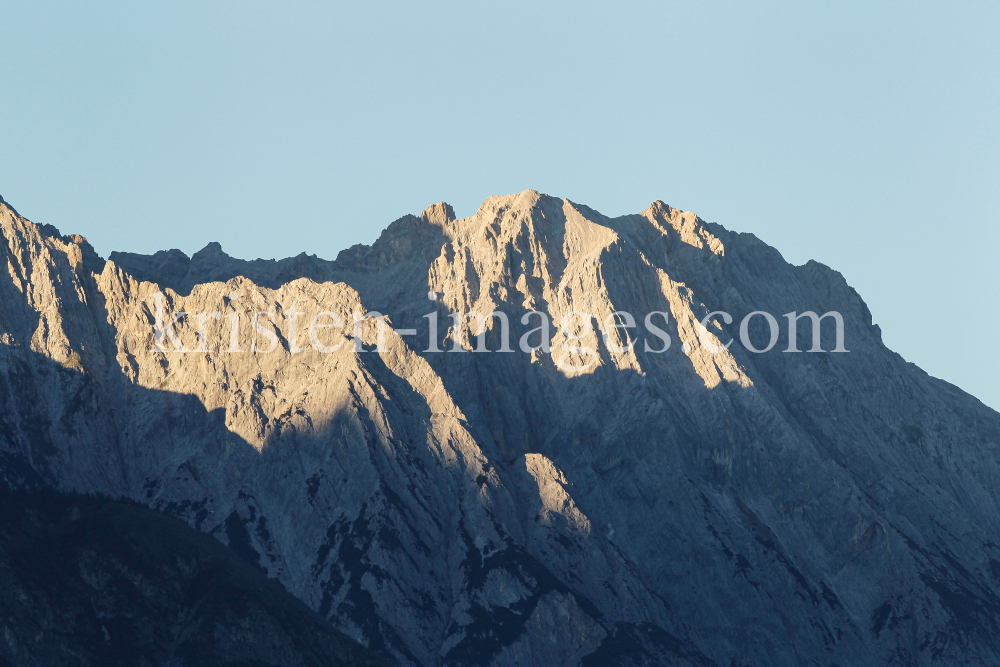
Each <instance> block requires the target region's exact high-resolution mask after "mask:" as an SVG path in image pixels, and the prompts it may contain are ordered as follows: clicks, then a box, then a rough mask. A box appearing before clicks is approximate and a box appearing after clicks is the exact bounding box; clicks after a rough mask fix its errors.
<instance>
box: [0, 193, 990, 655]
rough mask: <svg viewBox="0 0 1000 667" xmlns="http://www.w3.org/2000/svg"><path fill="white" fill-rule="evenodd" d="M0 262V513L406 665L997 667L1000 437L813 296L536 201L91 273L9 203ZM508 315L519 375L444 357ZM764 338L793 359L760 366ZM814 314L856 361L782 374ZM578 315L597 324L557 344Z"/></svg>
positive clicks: (800, 359) (728, 260)
mask: <svg viewBox="0 0 1000 667" xmlns="http://www.w3.org/2000/svg"><path fill="white" fill-rule="evenodd" d="M0 232H2V234H3V236H4V240H5V242H4V243H3V244H0V263H3V264H6V265H7V272H8V276H9V278H8V279H4V280H2V281H0V343H2V345H0V403H2V404H3V407H2V413H0V414H2V416H0V450H2V454H0V456H2V459H0V461H2V463H0V465H2V469H0V472H2V474H3V475H4V476H5V477H6V479H7V480H8V483H11V484H21V483H34V484H52V485H55V486H57V487H59V488H62V489H76V490H80V491H101V492H104V493H108V494H112V495H115V496H117V495H125V496H128V497H131V498H134V499H136V500H140V501H142V502H144V503H148V504H150V505H151V506H152V507H155V508H157V509H159V510H161V511H163V512H166V513H169V514H172V515H174V516H176V517H179V518H181V519H183V520H185V521H187V522H188V523H189V524H190V525H192V526H193V527H195V528H198V529H199V530H202V531H205V532H208V533H210V534H212V535H214V536H216V537H217V538H218V539H219V540H221V541H222V542H224V543H226V544H228V545H229V546H230V547H231V548H232V549H233V550H234V551H236V552H237V553H239V554H240V555H242V556H243V557H244V559H245V560H246V561H248V562H249V563H251V564H252V565H253V566H254V567H256V568H259V569H260V570H262V571H263V572H265V573H266V574H267V575H268V576H271V577H276V578H277V579H279V580H280V581H281V582H282V584H283V585H284V586H285V587H286V588H287V589H288V590H289V591H291V592H292V593H294V594H295V595H296V596H298V597H299V598H301V599H302V600H304V601H305V602H306V603H307V604H309V605H310V606H312V607H313V608H314V609H316V610H317V611H319V612H320V613H321V614H322V615H324V616H326V617H327V618H329V619H330V620H331V621H332V622H333V623H334V624H335V625H336V626H337V627H338V628H340V629H341V630H343V631H344V632H345V633H347V634H348V635H350V636H351V637H353V638H355V639H357V640H359V641H361V642H363V643H364V644H366V645H367V646H369V647H370V648H372V649H374V650H376V651H379V652H382V653H384V654H386V655H391V656H393V657H394V658H395V659H397V660H398V661H399V662H400V664H410V665H427V666H430V665H498V666H499V665H515V664H519V665H525V664H529V665H567V666H569V665H580V664H582V665H602V664H635V665H640V664H657V665H660V664H662V665H671V664H676V665H692V664H694V665H711V664H717V665H760V666H764V665H798V664H817V665H827V664H857V665H863V664H872V665H874V664H931V663H933V662H941V663H942V664H945V663H951V664H956V663H964V664H991V663H993V662H996V661H997V660H998V659H1000V640H998V639H997V638H998V637H1000V632H998V631H1000V628H998V627H997V626H998V624H1000V547H998V546H997V545H998V544H1000V513H998V511H997V509H998V508H997V499H998V493H997V490H996V489H997V483H998V481H1000V468H998V465H997V464H998V457H1000V454H998V446H1000V415H998V414H997V413H996V412H994V411H992V410H990V409H989V408H987V407H985V406H984V405H982V404H981V403H980V402H979V401H977V400H976V399H975V398H973V397H971V396H969V395H967V394H964V393H963V392H961V391H960V390H958V389H956V388H955V387H952V386H950V385H948V384H947V383H944V382H941V381H939V380H936V379H934V378H931V377H929V376H927V375H926V374H925V373H923V372H922V371H920V369H918V368H916V367H915V366H913V365H912V364H908V363H906V362H905V361H904V360H903V359H902V358H900V357H899V356H898V355H896V354H894V353H892V352H891V351H889V350H888V349H886V348H885V346H884V345H883V344H882V342H881V338H880V334H879V331H878V328H877V327H876V326H874V325H873V324H872V321H871V315H870V313H869V312H868V309H867V308H866V306H865V304H864V302H863V301H862V300H861V298H860V297H859V296H858V295H857V293H855V291H854V290H853V289H851V288H850V287H849V286H848V285H847V283H846V282H845V281H844V279H843V277H842V276H841V275H840V274H838V273H836V272H835V271H832V270H830V269H829V268H827V267H825V266H823V265H820V264H818V263H815V262H810V263H808V264H806V265H804V266H800V267H795V266H791V265H789V264H787V263H786V262H784V260H783V259H782V258H781V256H780V255H779V254H778V252H777V251H775V250H774V249H772V248H770V247H768V246H766V245H765V244H763V243H761V242H760V241H759V240H757V239H756V238H755V237H753V236H751V235H743V234H734V233H730V232H728V231H726V230H725V229H723V228H722V227H720V226H718V225H714V224H709V223H705V222H703V221H701V220H700V219H699V218H697V216H695V215H693V214H691V213H682V212H680V211H677V210H675V209H672V208H670V207H669V206H666V205H665V204H663V203H661V202H655V203H654V204H653V205H651V206H650V208H648V209H647V210H646V211H644V212H643V213H641V214H638V215H631V216H624V217H621V218H615V219H609V218H606V217H604V216H602V215H601V214H599V213H597V212H596V211H593V210H591V209H588V208H586V207H584V206H581V205H578V204H574V203H573V202H570V201H567V200H561V199H556V198H553V197H549V196H547V195H541V194H539V193H537V192H534V191H526V192H523V193H520V194H517V195H510V196H505V197H494V198H491V199H489V200H487V201H486V202H484V204H483V205H482V206H481V207H480V209H479V211H478V212H477V213H476V214H475V215H474V216H472V217H470V218H465V219H461V220H457V219H455V216H454V214H453V213H452V211H451V209H450V207H448V206H447V205H444V204H439V205H435V206H433V207H430V208H429V209H428V210H427V211H425V212H424V213H423V214H422V215H421V216H420V217H416V216H405V217H403V218H401V219H399V220H397V221H396V222H394V223H392V224H391V225H390V226H389V227H388V228H387V229H386V230H385V232H383V234H382V236H381V237H380V238H379V240H378V241H377V242H376V243H375V244H374V245H373V246H371V247H365V246H356V247H354V248H351V249H349V250H345V251H344V252H343V253H341V255H340V256H339V257H338V258H337V260H336V261H332V262H326V261H323V260H320V259H317V258H315V257H310V256H306V255H302V256H300V257H297V258H293V259H289V260H282V261H278V262H273V261H261V260H258V261H255V262H243V261H240V260H235V259H232V258H229V257H228V256H226V255H225V254H224V253H223V252H222V250H221V248H220V247H218V246H217V245H210V246H209V247H207V248H206V249H205V250H203V251H201V252H199V253H197V254H195V255H194V256H193V257H191V258H190V259H189V258H187V257H186V256H184V255H183V254H182V253H179V252H178V251H170V252H169V253H159V254H157V255H154V256H151V257H143V256H138V255H125V254H113V255H112V256H111V258H110V260H108V261H106V262H105V261H103V260H101V259H100V258H99V257H97V256H96V254H95V253H94V252H93V251H92V250H91V249H90V247H89V246H88V245H87V244H86V241H85V240H84V239H82V238H81V237H78V236H60V235H59V233H58V232H57V231H56V230H54V229H53V228H51V227H39V226H36V225H34V224H32V223H30V222H28V221H26V220H24V219H23V218H21V217H20V216H18V215H17V214H16V212H15V211H13V209H11V208H10V207H8V206H6V205H5V204H0ZM495 310H496V311H502V312H504V313H505V314H506V315H507V316H508V321H509V327H510V336H509V339H510V341H509V347H510V349H511V351H510V352H504V351H500V350H501V349H502V348H503V347H504V345H503V342H504V336H503V330H502V326H501V325H500V320H499V319H498V318H494V319H491V320H489V321H488V322H487V327H488V331H487V333H486V335H485V336H484V339H483V345H484V346H485V349H487V350H489V351H488V352H472V351H470V350H473V349H476V348H477V347H478V346H479V344H480V343H479V341H478V340H477V337H476V333H477V329H475V328H473V329H472V330H471V331H470V330H468V329H467V328H462V329H461V330H459V331H458V332H457V333H456V332H455V330H454V329H453V328H452V327H450V324H451V322H452V318H451V317H449V315H450V314H452V313H460V314H465V313H470V312H473V311H477V312H480V313H482V314H484V315H487V314H489V313H491V312H493V311H495ZM324 311H326V313H327V314H325V315H322V316H320V317H319V318H318V319H317V315H318V314H319V313H321V312H324ZM621 311H627V312H628V313H631V314H632V315H634V317H635V319H636V320H637V321H636V323H635V324H636V326H635V327H634V328H609V329H608V334H609V335H607V336H602V335H600V334H599V333H597V332H595V331H594V327H595V326H596V325H597V323H600V322H603V321H604V320H605V318H606V317H607V316H609V315H611V314H612V313H615V312H621ZM713 311H726V312H727V313H729V314H731V315H732V322H731V323H727V322H725V321H724V319H723V318H722V317H721V316H719V315H716V316H715V317H714V321H715V322H716V324H710V325H709V329H708V330H702V329H701V327H700V325H699V322H700V321H701V320H702V319H703V318H704V317H705V316H706V315H708V314H709V313H711V312H713ZM754 311H764V312H767V313H771V314H773V315H774V316H775V317H776V318H777V320H779V324H780V325H781V326H780V327H779V328H778V333H777V336H776V342H775V345H774V347H773V348H772V349H771V350H770V351H768V352H765V353H761V354H756V353H753V352H751V351H750V350H748V349H747V348H746V346H745V345H743V344H742V342H741V337H740V323H741V321H742V319H743V318H744V316H746V315H748V314H750V313H752V312H754ZM804 311H815V312H817V313H819V314H823V313H825V312H827V311H837V312H839V313H840V314H841V316H842V318H843V321H844V345H845V348H844V349H846V350H849V352H832V350H833V349H835V348H836V347H837V346H838V343H837V341H836V340H835V337H834V335H833V329H832V327H831V321H830V320H829V319H828V320H826V321H825V323H824V324H823V327H824V329H823V333H822V336H821V340H820V343H821V347H822V349H824V350H825V351H824V352H799V353H795V352H784V350H786V349H788V348H789V347H790V341H789V340H788V330H787V326H786V322H785V319H784V318H783V317H782V316H783V315H784V314H785V313H789V312H796V313H802V312H804ZM182 312H185V313H188V314H187V315H185V316H182V315H180V313H182ZM376 312H377V313H381V314H383V315H385V316H387V320H388V322H389V324H390V325H391V326H387V327H385V329H384V332H383V336H384V341H383V344H381V345H379V344H378V335H379V334H378V326H377V322H376V320H375V319H368V320H365V321H363V322H361V323H360V325H359V327H360V333H361V336H360V339H359V340H357V341H355V340H353V338H352V337H353V336H354V334H355V331H356V329H355V326H356V325H355V314H359V313H369V314H371V315H374V313H376ZM531 312H540V313H544V314H545V315H546V316H547V317H548V319H549V320H550V321H551V322H552V323H553V324H552V327H551V329H550V330H549V331H548V332H547V335H546V336H542V335H541V334H540V333H535V334H530V329H532V328H534V327H536V326H538V322H539V316H537V315H529V313H531ZM573 313H589V314H592V315H594V316H595V317H596V321H595V322H593V323H592V324H591V327H590V329H589V330H585V331H584V332H583V334H582V336H581V337H580V338H579V340H576V341H575V342H569V343H567V341H566V340H565V339H564V336H563V333H564V331H565V329H564V328H562V327H560V323H562V322H563V320H564V318H566V317H569V318H570V319H569V321H568V322H567V324H569V325H571V326H570V329H572V330H574V331H575V330H576V328H577V327H576V324H574V323H577V324H578V323H581V322H582V319H581V318H580V316H578V315H573ZM649 313H659V314H657V315H654V316H653V319H651V320H650V321H649V322H646V321H645V320H644V318H645V316H646V315H647V314H649ZM435 314H436V317H435ZM615 317H617V319H614V318H613V320H612V322H617V323H619V324H628V322H627V321H626V320H625V319H624V316H622V315H618V316H615ZM522 318H526V319H525V320H524V323H522ZM574 318H575V319H574ZM435 319H436V321H437V326H436V327H435V326H433V322H434V321H435ZM314 321H315V322H316V323H317V324H319V325H322V324H330V325H335V326H331V327H330V328H315V329H313V331H312V332H310V331H309V328H310V327H309V325H310V323H312V322H314ZM158 322H159V323H161V324H162V326H158ZM254 322H256V325H257V327H256V328H255V327H254V326H253V325H254ZM764 322H765V321H764V318H763V316H756V317H755V318H754V319H753V320H752V326H750V327H749V328H748V330H747V335H748V336H749V339H750V340H751V342H752V344H753V345H754V346H756V347H758V348H759V349H762V348H764V347H765V346H766V345H767V342H768V337H769V336H768V334H769V331H768V329H767V327H766V325H765V323H764ZM649 324H654V325H655V326H656V327H657V328H658V329H657V330H662V332H663V333H662V335H654V334H656V330H654V329H652V328H651V327H650V326H649ZM158 329H162V331H161V332H160V333H159V335H158ZM435 329H436V331H435ZM397 330H398V331H397ZM406 330H412V333H411V332H407V331H406ZM310 334H312V335H310ZM523 335H527V336H528V337H527V338H526V339H525V340H524V344H525V346H526V347H529V348H539V349H534V350H530V351H529V352H527V353H526V352H522V351H521V348H520V345H519V343H521V336H523ZM664 337H667V339H666V340H668V341H669V343H670V344H669V347H667V348H666V349H665V350H664V349H663V348H664V346H665V345H666V341H665V340H664ZM311 339H314V340H311ZM456 339H457V340H458V341H459V342H460V345H459V346H458V349H460V350H465V351H464V352H461V351H452V350H454V349H455V348H456V342H455V341H456ZM731 339H732V340H733V341H734V342H733V343H732V344H731V345H730V346H729V347H728V348H724V347H723V345H724V344H725V343H726V342H729V341H730V340H731ZM542 342H547V343H549V351H546V350H545V349H544V348H543V347H542V345H541V343H542ZM630 343H635V344H634V345H631V346H630ZM795 344H796V345H795V346H796V347H797V348H798V349H799V350H809V349H811V347H812V345H813V339H812V332H811V329H810V326H809V323H808V320H800V321H799V324H798V336H797V339H796V341H795ZM333 348H336V349H333ZM434 349H440V350H442V352H435V351H427V350H434ZM321 350H322V351H321Z"/></svg>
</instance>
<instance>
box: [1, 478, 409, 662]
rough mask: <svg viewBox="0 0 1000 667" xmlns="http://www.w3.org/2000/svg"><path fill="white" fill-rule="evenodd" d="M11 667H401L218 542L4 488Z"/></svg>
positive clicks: (156, 520)
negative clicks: (334, 625) (347, 634)
mask: <svg viewBox="0 0 1000 667" xmlns="http://www.w3.org/2000/svg"><path fill="white" fill-rule="evenodd" d="M0 615H2V616H3V618H4V630H3V632H4V641H3V642H2V643H0V663H3V664H9V665H22V666H25V667H29V666H31V665H39V666H42V665H107V666H109V667H110V666H112V665H128V666H129V667H133V666H136V665H150V666H152V665H177V666H180V665H219V666H220V667H222V666H223V665H233V666H236V665H260V666H261V667H263V666H264V665H282V666H285V665H288V666H291V665H303V666H305V665H316V666H317V667H318V666H320V665H322V666H324V667H334V666H337V665H342V666H344V667H348V666H350V667H362V666H371V667H376V666H378V667H382V666H385V667H388V665H390V664H391V663H390V662H389V661H387V660H385V659H383V658H380V657H377V656H375V655H373V654H372V653H370V652H369V651H367V650H366V649H365V648H364V647H362V646H360V645H359V644H357V643H356V642H354V641H352V640H350V639H348V638H347V637H345V636H344V635H342V634H341V633H339V632H337V631H336V630H334V629H333V628H332V627H330V626H329V624H327V623H326V622H325V621H324V620H323V619H322V618H320V617H319V616H317V615H316V613H315V612H313V611H312V610H310V609H309V608H308V607H307V606H305V605H304V604H303V603H302V602H301V601H300V600H297V599H295V597H293V596H292V595H291V594H289V593H288V592H286V591H285V590H283V589H282V588H281V587H280V586H279V585H278V584H277V583H275V582H274V581H269V580H268V579H267V578H266V577H264V576H263V575H262V574H261V573H260V572H257V571H254V569H253V568H251V567H250V566H249V565H247V564H246V563H243V562H242V561H240V560H239V559H238V558H237V557H236V556H234V555H233V553H232V552H231V551H230V550H229V549H226V548H225V547H224V546H222V545H221V544H219V543H218V542H217V541H216V540H213V539H211V538H210V537H208V536H206V535H204V534H201V533H198V532H197V531H195V530H193V529H191V528H190V527H188V526H187V525H185V524H184V523H182V522H180V521H177V520H175V519H171V518H168V517H166V516H164V515H163V514H160V513H158V512H154V511H152V510H149V509H146V508H144V507H141V506H137V505H134V504H124V503H121V502H114V501H111V500H107V499H102V498H96V497H87V496H81V495H78V494H72V495H64V494H57V493H55V492H52V491H42V490H35V491H31V492H15V493H10V492H6V491H4V492H0Z"/></svg>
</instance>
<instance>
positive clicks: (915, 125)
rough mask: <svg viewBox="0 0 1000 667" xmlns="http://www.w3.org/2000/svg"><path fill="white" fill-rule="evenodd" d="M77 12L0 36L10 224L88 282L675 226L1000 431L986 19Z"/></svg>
mask: <svg viewBox="0 0 1000 667" xmlns="http://www.w3.org/2000/svg"><path fill="white" fill-rule="evenodd" d="M86 4H87V5H88V6H84V3H60V4H51V3H34V2H31V3H6V5H5V7H4V9H3V12H2V25H3V32H2V35H3V37H2V47H0V92H2V96H3V97H2V100H3V102H2V104H0V139H2V144H0V195H2V196H3V197H4V198H6V199H7V200H8V201H9V202H11V204H13V205H14V206H15V207H16V208H17V209H18V210H19V211H20V212H21V213H22V214H23V215H25V216H26V217H28V218H30V219H32V220H34V221H36V222H43V223H51V224H54V225H56V226H57V227H59V228H60V229H61V230H62V231H63V233H69V232H75V233H80V234H83V235H84V236H86V237H88V238H89V239H90V240H91V242H92V243H93V244H94V246H95V247H96V248H97V250H98V252H100V253H101V254H102V255H105V256H107V254H108V253H109V252H110V251H112V250H117V249H120V250H130V251H136V252H152V251H155V250H157V249H163V248H170V247H177V248H181V249H182V250H184V251H185V252H187V253H189V254H190V253H192V252H194V251H196V250H197V249H199V248H201V247H203V246H204V245H205V244H206V243H208V242H209V241H219V242H221V243H222V244H223V247H224V248H225V249H226V250H227V251H228V252H229V253H230V254H232V255H235V256H238V257H243V258H251V257H275V256H278V257H281V256H287V255H293V254H297V253H298V252H300V251H302V250H306V251H308V252H311V253H317V254H319V255H320V256H323V257H327V258H332V257H334V256H336V253H337V252H338V251H339V250H340V249H342V248H345V247H347V246H349V245H351V244H354V243H358V242H365V243H370V242H371V241H373V240H374V239H375V238H376V237H377V235H378V232H379V231H380V230H381V229H382V228H383V227H384V226H385V225H386V224H388V223H389V222H390V221H392V220H393V219H395V218H397V217H399V216H400V215H402V214H405V213H413V212H419V211H420V210H421V209H423V208H424V207H425V206H427V205H428V204H430V203H433V202H437V201H440V200H445V201H448V202H450V203H451V204H452V205H454V207H455V210H456V212H457V213H458V214H459V215H469V214H471V213H473V212H474V211H475V209H476V208H477V207H478V205H479V203H480V202H481V201H482V200H483V199H484V198H486V197H487V196H489V195H493V194H503V193H508V192H516V191H520V190H523V189H525V188H529V187H531V188H535V189H537V190H541V191H543V192H548V193H550V194H553V195H558V196H562V197H568V198H570V199H573V200H575V201H579V202H581V203H585V204H587V205H589V206H591V207H593V208H596V209H598V210H600V211H602V212H603V213H605V214H607V215H620V214H624V213H634V212H638V211H640V210H642V209H643V208H645V207H646V205H647V204H649V202H650V201H652V200H654V199H663V200H664V201H666V202H667V203H669V204H671V205H673V206H675V207H678V208H683V209H686V210H692V211H695V212H696V213H698V214H699V215H701V217H703V218H705V219H706V220H711V221H716V222H720V223H722V224H723V225H725V226H727V227H729V228H730V229H735V230H739V231H752V232H754V233H755V234H757V235H758V236H759V237H760V238H762V239H763V240H765V241H767V242H768V243H770V244H771V245H773V246H775V247H777V248H778V249H779V250H780V251H781V252H782V253H783V254H784V256H785V258H786V259H788V260H789V261H792V262H795V263H802V262H805V261H806V260H808V259H810V258H813V259H817V260H819V261H821V262H824V263H826V264H829V265H830V266H832V267H834V268H836V269H838V270H840V271H841V272H843V274H844V275H845V276H846V277H847V280H848V282H850V283H851V284H852V285H853V286H854V287H855V288H856V289H857V290H858V291H859V292H860V293H861V295H862V296H863V297H864V298H865V300H866V301H867V302H868V304H869V306H870V307H871V310H872V312H873V314H874V316H875V321H876V322H877V323H878V324H880V325H881V326H882V329H883V333H884V338H885V340H886V342H887V343H888V344H889V346H890V347H892V348H893V349H895V350H897V351H898V352H900V353H901V354H902V355H903V356H904V357H906V358H907V359H908V360H910V361H913V362H915V363H917V364H918V365H920V366H922V367H923V368H924V369H925V370H927V371H928V372H930V373H931V374H933V375H936V376H938V377H942V378H944V379H946V380H949V381H951V382H954V383H955V384H957V385H959V386H960V387H962V388H963V389H966V390H967V391H970V392H971V393H973V394H975V395H977V396H979V397H980V398H981V399H982V400H983V401H984V402H986V403H987V404H990V405H992V406H993V407H994V408H1000V382H997V373H998V371H1000V362H998V361H997V354H996V349H995V345H996V334H997V332H998V330H1000V315H998V313H997V306H998V300H1000V299H998V297H1000V278H998V276H1000V269H998V263H1000V262H998V257H997V255H998V249H1000V243H998V242H1000V229H998V228H1000V224H998V223H1000V215H998V204H1000V150H998V149H1000V108H998V99H1000V37H998V35H1000V4H998V3H993V2H980V3H945V2H941V3H937V4H929V3H920V2H916V3H914V2H906V3H903V2H899V3H871V2H863V3H862V2H842V3H826V4H827V6H826V7H821V6H820V3H791V2H789V3H781V4H778V3H772V4H767V3H752V4H751V3H738V4H737V3H733V4H728V5H727V4H709V3H693V2H692V3H633V4H628V5H626V6H624V7H621V6H612V4H611V3H606V4H593V3H579V2H575V3H566V4H558V3H505V4H502V5H499V4H498V5H486V4H473V3H455V4H450V5H449V4H444V3H423V4H417V3H414V4H389V3H385V4H381V3H380V4H376V3H338V4H330V3H301V2H297V3H294V2H293V3H267V4H265V3H252V2H239V3H236V2H232V3H221V2H219V3H201V2H198V3H170V4H171V7H170V8H167V7H165V6H164V7H160V8H149V7H140V6H139V4H140V3H124V2H122V3H86ZM146 4H148V3H146ZM163 4H164V5H166V3H163Z"/></svg>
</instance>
